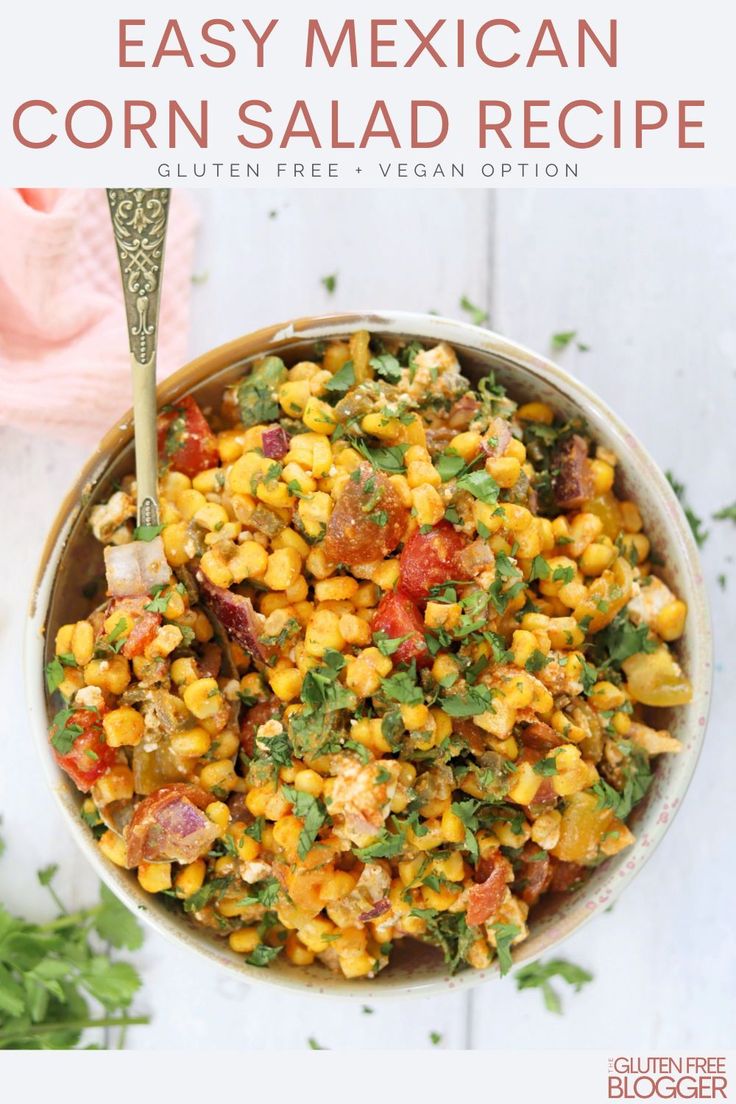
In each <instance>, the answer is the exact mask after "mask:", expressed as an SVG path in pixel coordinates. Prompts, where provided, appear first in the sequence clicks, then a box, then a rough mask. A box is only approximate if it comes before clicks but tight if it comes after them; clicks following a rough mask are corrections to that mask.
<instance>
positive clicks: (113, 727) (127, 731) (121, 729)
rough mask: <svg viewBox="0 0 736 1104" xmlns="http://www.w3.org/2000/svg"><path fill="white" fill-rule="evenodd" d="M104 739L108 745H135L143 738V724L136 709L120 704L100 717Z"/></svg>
mask: <svg viewBox="0 0 736 1104" xmlns="http://www.w3.org/2000/svg"><path fill="white" fill-rule="evenodd" d="M102 728H103V730H104V732H105V740H106V741H107V743H108V744H109V745H110V747H135V745H136V744H139V743H140V742H141V740H142V739H143V731H144V728H145V725H144V723H143V717H142V716H141V714H140V713H139V712H138V710H137V709H133V708H132V707H131V706H129V705H121V706H120V707H119V708H118V709H112V710H111V711H110V712H109V713H105V715H104V716H103V718H102Z"/></svg>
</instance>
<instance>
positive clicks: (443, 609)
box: [424, 602, 463, 631]
mask: <svg viewBox="0 0 736 1104" xmlns="http://www.w3.org/2000/svg"><path fill="white" fill-rule="evenodd" d="M462 612H463V608H462V606H461V605H460V603H459V602H427V606H426V608H425V610H424V624H425V625H426V626H427V628H430V629H447V630H448V631H451V630H452V629H454V628H455V626H456V625H457V624H458V622H459V621H460V617H461V616H462Z"/></svg>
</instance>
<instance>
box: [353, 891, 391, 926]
mask: <svg viewBox="0 0 736 1104" xmlns="http://www.w3.org/2000/svg"><path fill="white" fill-rule="evenodd" d="M390 908H391V902H390V901H389V899H388V897H382V898H381V900H380V901H376V903H375V905H374V906H373V908H370V909H368V911H367V912H361V914H360V916H359V917H358V919H359V920H360V921H362V922H363V923H365V922H366V921H367V920H377V919H378V917H379V916H383V914H384V912H388V910H389V909H390Z"/></svg>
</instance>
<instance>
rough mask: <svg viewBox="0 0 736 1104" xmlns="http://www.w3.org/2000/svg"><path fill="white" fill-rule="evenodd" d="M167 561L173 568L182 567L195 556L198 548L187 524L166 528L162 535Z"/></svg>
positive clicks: (182, 523)
mask: <svg viewBox="0 0 736 1104" xmlns="http://www.w3.org/2000/svg"><path fill="white" fill-rule="evenodd" d="M161 540H162V541H163V544H164V552H165V553H166V559H167V561H168V562H169V563H170V564H171V566H172V567H182V566H183V565H184V564H185V563H186V562H187V561H188V560H189V559H191V557H192V556H193V555H194V554H195V551H196V548H195V545H194V542H193V541H192V538H191V536H190V535H189V532H188V530H187V526H186V523H185V522H183V521H180V522H177V523H176V524H175V525H166V526H164V529H163V532H162V533H161Z"/></svg>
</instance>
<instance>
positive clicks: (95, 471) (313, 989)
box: [23, 310, 713, 1000]
mask: <svg viewBox="0 0 736 1104" xmlns="http://www.w3.org/2000/svg"><path fill="white" fill-rule="evenodd" d="M356 329H367V330H370V331H374V332H382V333H389V334H391V333H393V334H397V335H398V334H400V335H403V336H407V337H416V338H417V339H422V340H425V341H437V342H439V341H446V342H448V343H449V344H451V345H454V346H463V347H465V348H468V349H472V350H473V351H475V352H477V353H480V354H490V355H493V356H495V357H497V358H502V359H503V360H505V361H507V362H508V363H509V364H510V365H516V366H518V367H520V368H522V369H525V370H526V371H527V372H529V373H530V374H531V375H532V376H534V377H536V378H537V379H539V380H541V381H542V382H543V383H546V384H548V385H551V386H553V387H556V388H557V389H558V390H559V391H561V392H562V393H563V394H564V395H565V396H566V397H567V398H568V399H569V400H570V401H571V402H572V403H574V404H575V405H577V406H579V407H580V408H581V410H582V412H583V413H587V412H588V411H589V410H593V411H594V412H595V414H596V416H597V417H598V419H599V420H603V421H605V422H607V423H608V426H609V428H610V431H611V433H612V434H613V435H614V436H615V437H617V438H618V439H619V441H620V442H621V444H622V446H623V448H624V450H625V451H626V453H627V455H628V454H629V453H630V452H632V451H634V452H635V454H636V455H635V459H636V461H637V462H638V463H640V464H641V465H643V469H644V474H645V475H646V477H647V479H648V480H650V481H651V483H652V484H653V486H654V489H655V490H656V492H657V493H658V494H659V495H660V496H661V497H662V498H663V499H664V504H665V505H666V506H667V507H668V511H667V512H668V526H667V530H668V536H669V537H670V539H671V540H673V541H676V542H677V544H678V545H679V549H680V553H681V556H682V561H683V564H684V567H685V571H686V574H687V579H688V584H689V588H690V591H691V593H692V594H693V595H694V596H695V597H696V599H697V601H696V602H695V603H692V602H691V604H690V609H689V617H692V618H694V627H693V639H694V640H695V642H696V645H697V647H696V649H695V658H696V659H697V668H696V670H692V669H691V670H690V671H689V672H688V673H689V675H690V676H691V678H692V681H693V684H694V685H695V686H696V687H698V688H699V692H700V696H699V699H698V703H699V712H700V716H699V717H698V719H697V721H696V720H693V722H692V727H693V729H695V735H694V744H693V747H692V749H691V751H690V753H689V761H688V769H687V771H686V773H684V775H683V777H682V778H681V779H680V781H679V785H678V788H677V794H676V796H677V803H676V804H674V805H673V807H671V808H670V811H669V814H668V817H667V820H666V822H665V823H664V824H662V825H661V826H659V825H658V824H655V825H654V826H653V827H652V828H651V830H650V844H649V846H648V849H647V850H646V851H644V852H643V853H642V854H641V855H640V858H639V861H638V862H637V863H636V864H627V867H628V868H626V867H625V868H623V869H621V870H618V871H617V870H614V869H613V867H612V868H611V871H610V874H609V877H608V880H607V881H606V882H605V883H604V884H605V886H606V896H605V903H606V905H608V904H609V903H613V901H614V900H616V898H617V897H618V896H619V894H620V893H621V892H622V891H623V889H624V888H625V887H626V886H627V885H628V884H629V883H630V882H631V881H632V879H633V877H634V876H635V874H637V873H638V871H639V870H641V868H642V867H643V866H644V864H645V863H646V861H647V860H648V859H649V857H650V856H651V854H652V853H653V852H654V851H655V850H656V847H657V846H658V844H659V842H660V841H661V839H662V837H663V835H664V834H665V832H666V830H667V828H668V827H669V824H671V822H672V819H673V817H674V815H675V813H676V812H677V811H678V810H679V808H680V806H681V804H682V799H683V798H684V796H685V793H686V792H687V789H688V788H689V785H690V782H691V780H692V776H693V773H694V771H695V768H696V766H697V763H698V759H699V757H700V753H701V750H702V745H703V739H704V735H705V730H706V726H707V719H708V712H709V707H710V699H711V682H712V670H713V656H712V632H711V620H710V609H709V603H708V597H707V592H706V589H705V584H704V580H703V574H702V570H701V566H700V561H699V555H698V551H697V547H696V543H695V540H694V537H693V534H692V532H691V530H690V527H689V525H688V523H687V520H686V518H685V515H684V513H683V511H682V508H681V506H680V504H679V502H678V500H677V497H676V495H675V494H674V491H673V490H672V488H671V486H670V484H669V482H668V481H667V479H666V478H665V476H664V475H663V473H662V471H661V469H660V468H659V466H658V465H657V464H656V462H655V461H654V460H653V458H652V457H651V456H650V454H649V452H648V451H647V450H646V449H645V448H644V446H642V444H641V442H640V441H639V440H638V438H637V437H636V436H635V435H634V434H633V433H632V432H631V430H630V429H629V428H628V427H627V426H626V425H625V424H624V423H623V422H622V421H621V419H620V418H619V417H618V415H616V414H615V412H614V411H613V410H611V409H610V408H609V407H608V405H607V404H606V403H605V402H604V401H603V400H602V399H600V398H599V396H598V395H597V394H596V393H595V392H593V391H592V390H590V388H588V387H587V385H586V384H584V383H582V382H581V381H579V380H578V379H576V378H575V377H573V376H571V375H570V373H568V372H567V371H566V370H565V369H563V368H561V367H560V366H559V365H558V364H556V363H554V361H552V360H550V359H549V358H548V357H546V356H544V355H542V354H539V353H537V352H535V351H533V350H531V349H529V348H527V347H526V346H524V345H522V344H520V343H518V342H515V341H513V340H511V339H510V338H506V337H504V336H503V335H501V334H498V333H495V332H494V331H492V330H489V329H485V328H483V327H480V326H475V325H472V324H471V323H469V322H464V321H459V320H456V319H452V318H446V317H443V316H440V315H431V314H423V313H419V312H412V311H395V310H355V311H340V312H336V313H332V314H323V315H310V316H305V317H300V318H296V319H293V320H291V321H287V322H282V323H277V324H275V325H271V326H266V327H262V328H260V329H258V330H254V331H252V332H249V333H246V334H244V335H242V336H240V337H237V338H235V339H233V340H231V341H228V342H225V343H224V344H221V345H218V346H215V347H214V348H213V349H210V350H208V351H206V352H205V353H203V354H201V355H199V356H197V357H195V358H194V359H193V360H191V361H189V362H188V363H187V364H185V365H184V366H183V367H182V368H180V369H179V370H178V371H176V372H175V373H173V374H172V375H171V376H168V377H167V378H166V379H165V380H164V381H162V382H161V384H160V385H159V387H158V401H159V404H164V403H166V402H170V401H172V400H174V399H176V398H178V397H179V396H180V395H182V394H184V393H186V392H187V391H189V390H191V389H192V388H193V387H195V386H199V385H201V384H202V383H203V382H205V381H206V379H207V377H208V376H211V375H214V374H215V373H216V372H219V371H221V370H223V369H225V368H227V367H228V366H234V365H236V364H238V363H239V362H241V361H244V360H247V359H249V358H251V357H253V356H254V355H256V354H258V353H259V352H260V353H263V352H273V351H277V348H278V346H279V345H280V344H283V345H288V343H289V342H290V341H292V340H304V341H318V340H320V339H323V338H327V337H330V336H341V335H345V334H348V333H351V332H353V331H354V330H356ZM131 427H132V411H130V410H129V411H127V412H126V413H125V414H124V415H123V417H122V418H121V419H119V420H118V421H117V422H116V423H115V424H114V425H113V426H112V427H111V428H110V429H109V430H108V431H107V433H106V434H105V435H104V436H103V438H102V439H101V441H100V443H99V444H98V446H97V447H96V449H95V450H94V452H93V453H92V455H91V456H90V458H89V459H88V461H87V462H86V463H85V464H84V465H83V467H82V469H81V471H80V473H79V475H78V476H77V478H76V479H75V481H74V483H73V484H72V486H71V487H70V489H69V491H68V493H67V494H66V495H65V497H64V499H63V501H62V503H61V505H60V507H59V510H58V512H57V514H56V517H55V519H54V521H53V523H52V525H51V527H50V529H49V533H48V536H47V538H46V541H45V543H44V547H43V550H42V553H41V557H40V562H39V566H38V568H37V572H36V575H35V580H34V584H33V588H32V592H31V597H30V603H29V612H28V619H27V622H26V631H25V636H24V649H23V650H24V669H25V688H26V702H27V707H28V711H29V715H30V720H31V728H32V731H33V736H34V740H35V743H36V747H37V750H38V753H39V755H40V757H41V761H42V765H43V769H44V772H45V774H46V778H47V781H48V783H49V786H50V789H51V791H52V793H53V794H54V796H55V798H56V800H57V804H58V805H59V807H60V808H61V811H62V816H63V819H64V820H65V822H66V824H67V827H68V828H69V829H70V831H71V834H72V837H73V838H74V839H75V841H76V843H77V845H78V846H79V847H80V849H81V850H82V852H83V853H84V855H85V857H86V858H87V860H88V861H89V862H90V864H91V865H92V867H93V869H94V870H95V872H96V873H97V875H98V876H99V877H100V879H101V880H102V881H103V882H104V883H105V884H106V885H107V886H108V887H109V888H110V889H111V890H112V891H113V892H114V893H115V894H116V895H117V896H118V897H120V898H121V899H122V900H123V902H124V903H125V904H126V905H127V907H128V908H129V909H130V910H131V911H132V912H133V913H134V915H138V914H139V913H142V918H143V920H144V922H145V923H147V924H149V925H150V926H151V927H152V928H154V929H155V930H156V931H157V932H159V933H160V934H161V935H163V936H164V937H165V938H167V939H168V940H170V941H171V942H173V943H175V944H177V945H178V946H180V947H181V946H184V947H186V948H188V949H190V950H194V951H195V952H196V953H198V954H199V955H201V956H203V957H204V958H207V959H209V960H210V961H212V962H214V963H215V964H216V965H218V966H219V967H221V968H224V969H226V970H227V971H228V972H229V974H230V975H231V976H234V977H237V978H239V979H240V980H241V981H242V982H244V983H246V984H249V983H251V982H253V983H258V984H263V985H269V986H272V987H276V988H279V989H285V990H291V991H294V992H298V993H300V994H304V995H317V994H319V995H328V996H331V997H342V998H347V999H356V998H358V999H362V1000H366V999H368V998H370V999H371V1000H381V999H388V998H389V997H395V996H398V995H401V996H410V995H411V996H427V995H429V994H431V993H435V992H445V991H447V990H448V989H449V990H456V991H461V990H463V989H470V988H472V987H475V986H476V985H479V984H481V983H482V982H484V981H485V980H487V979H489V978H491V977H498V976H499V972H498V968H497V966H496V964H495V963H494V964H493V965H492V966H491V967H490V968H489V969H486V970H479V971H477V970H467V971H464V972H463V973H460V974H458V975H455V976H454V977H449V976H448V975H447V973H446V972H444V971H440V970H439V969H438V972H437V976H436V977H423V978H421V979H417V980H414V979H412V978H408V979H406V978H403V979H402V978H397V979H396V981H394V982H392V981H391V979H390V975H389V976H388V977H386V976H384V980H383V981H382V983H381V984H380V985H377V986H376V985H374V984H373V982H372V981H371V980H369V979H363V980H360V979H359V980H357V981H351V980H347V979H333V978H332V976H331V975H328V974H327V973H325V977H324V985H322V984H314V983H312V982H307V981H306V979H304V978H302V979H300V976H299V975H300V971H299V970H293V971H288V972H287V971H284V972H283V973H276V972H275V971H269V970H262V969H258V968H257V967H251V966H248V965H246V964H245V963H243V962H242V961H238V960H235V959H233V958H231V957H229V955H228V954H225V953H221V952H220V949H219V948H218V946H217V945H216V944H215V943H214V941H211V940H209V939H206V938H204V939H203V938H202V937H201V936H200V935H199V934H198V933H197V932H196V930H195V929H193V928H189V927H187V926H185V925H184V924H182V923H181V921H180V920H179V919H178V918H177V917H175V916H173V915H167V914H163V913H162V914H159V913H156V912H154V911H152V910H149V909H148V908H147V906H146V905H145V904H144V903H143V902H144V900H145V899H146V897H147V895H146V894H145V891H144V890H142V889H140V890H138V889H137V887H136V886H134V885H133V883H132V881H131V880H128V879H127V878H125V874H126V873H127V872H125V871H121V870H119V869H118V868H117V867H115V866H113V864H111V863H110V862H108V861H107V860H105V859H104V857H103V856H102V854H101V852H100V851H99V849H98V848H97V847H96V846H95V844H94V840H93V839H92V837H91V835H90V833H89V831H88V830H87V828H86V826H85V825H84V824H83V822H82V821H81V818H80V817H79V815H78V810H77V809H76V807H73V804H72V800H71V798H70V795H69V793H68V791H67V789H66V787H65V785H64V783H63V779H62V776H61V772H60V771H59V768H58V766H57V764H56V761H55V759H54V757H53V755H52V753H51V750H50V745H49V742H48V733H47V724H48V715H47V709H46V696H45V691H44V685H43V658H44V647H45V639H44V623H45V618H46V611H47V606H48V602H49V599H50V597H51V593H52V588H53V582H54V578H55V574H56V569H57V567H58V564H59V562H60V560H61V558H62V555H63V552H64V548H65V545H66V541H67V538H68V536H69V534H70V532H71V530H72V527H73V525H74V522H75V521H76V519H77V516H78V514H79V513H80V512H81V510H82V509H83V508H84V499H85V496H86V495H87V494H88V493H89V492H90V490H91V488H92V487H94V485H95V483H96V482H97V480H98V479H99V477H100V476H101V475H102V473H103V471H104V470H105V468H106V467H107V466H108V464H109V462H110V459H111V457H113V456H115V455H117V454H118V453H119V452H120V451H121V450H122V448H123V447H125V445H126V443H127V442H128V441H129V440H130V438H131V436H132V428H131ZM622 459H623V457H622ZM694 661H695V660H694ZM649 815H650V814H649V813H648V818H649ZM652 819H653V817H652ZM636 846H637V844H634V848H636ZM629 853H630V852H629V851H627V852H626V854H627V855H628V854H629ZM596 911H597V908H596V906H595V905H593V906H591V904H590V902H585V901H584V900H581V901H580V902H579V903H578V904H576V906H575V908H574V909H573V910H571V912H570V914H569V916H567V917H565V919H564V920H563V922H562V924H561V925H560V926H559V927H556V928H555V929H554V930H552V931H550V933H549V934H548V937H547V938H546V940H543V942H542V946H541V947H538V948H536V949H534V951H533V953H529V954H526V955H525V954H524V948H525V944H521V945H520V947H519V950H518V951H517V952H516V954H515V957H514V965H515V966H517V965H519V964H520V963H521V962H523V961H527V960H529V959H533V958H536V957H538V956H539V955H540V954H544V953H548V952H550V951H551V950H553V949H554V948H556V947H558V946H559V944H560V943H561V942H562V941H563V940H564V939H566V938H567V937H568V936H569V935H571V934H572V933H573V932H576V931H578V930H579V929H580V928H581V927H582V926H583V925H584V924H585V923H587V921H588V920H589V919H590V918H591V917H592V916H593V915H594V914H595V912H596Z"/></svg>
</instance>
